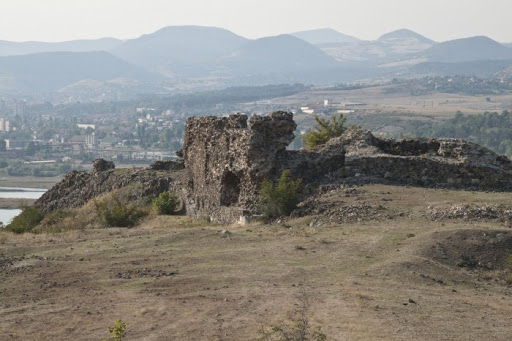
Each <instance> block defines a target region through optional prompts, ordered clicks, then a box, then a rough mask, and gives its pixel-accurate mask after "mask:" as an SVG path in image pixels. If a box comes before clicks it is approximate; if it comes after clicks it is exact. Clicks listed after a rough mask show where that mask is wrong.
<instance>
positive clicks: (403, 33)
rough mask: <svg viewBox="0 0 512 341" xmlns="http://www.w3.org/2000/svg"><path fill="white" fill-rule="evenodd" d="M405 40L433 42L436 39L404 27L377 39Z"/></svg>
mask: <svg viewBox="0 0 512 341" xmlns="http://www.w3.org/2000/svg"><path fill="white" fill-rule="evenodd" d="M397 39H398V40H404V39H413V40H415V41H417V42H420V43H425V44H433V43H434V41H433V40H431V39H429V38H426V37H424V36H422V35H421V34H419V33H416V32H414V31H411V30H408V29H406V28H402V29H400V30H396V31H392V32H389V33H386V34H383V35H382V36H380V37H379V39H377V40H378V41H386V40H388V41H389V40H397Z"/></svg>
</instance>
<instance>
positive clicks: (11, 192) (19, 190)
mask: <svg viewBox="0 0 512 341" xmlns="http://www.w3.org/2000/svg"><path fill="white" fill-rule="evenodd" d="M46 191H47V190H46V189H44V188H23V187H0V198H7V199H39V198H40V197H41V196H42V195H43V194H44V192H46ZM20 212H21V210H19V209H0V221H1V222H2V223H3V224H4V226H5V225H7V224H9V223H10V222H11V220H12V218H14V217H15V216H17V215H18V214H20Z"/></svg>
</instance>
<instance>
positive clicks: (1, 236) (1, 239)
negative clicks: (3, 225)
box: [0, 232, 8, 245]
mask: <svg viewBox="0 0 512 341" xmlns="http://www.w3.org/2000/svg"><path fill="white" fill-rule="evenodd" d="M7 238H8V237H7V233H6V232H0V245H2V244H5V242H6V241H7Z"/></svg>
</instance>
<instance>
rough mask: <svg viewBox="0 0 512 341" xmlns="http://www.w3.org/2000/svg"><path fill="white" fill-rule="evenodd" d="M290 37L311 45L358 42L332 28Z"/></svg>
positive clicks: (299, 33) (296, 33)
mask: <svg viewBox="0 0 512 341" xmlns="http://www.w3.org/2000/svg"><path fill="white" fill-rule="evenodd" d="M291 35H292V36H294V37H297V38H299V39H302V40H304V41H306V42H308V43H310V44H313V45H321V44H330V43H355V42H358V41H360V39H358V38H356V37H352V36H349V35H347V34H343V33H340V32H338V31H336V30H333V29H332V28H321V29H318V30H310V31H301V32H295V33H291Z"/></svg>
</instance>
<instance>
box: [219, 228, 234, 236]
mask: <svg viewBox="0 0 512 341" xmlns="http://www.w3.org/2000/svg"><path fill="white" fill-rule="evenodd" d="M231 235H232V233H231V232H230V231H228V230H222V231H221V232H220V236H221V237H222V238H229V237H231Z"/></svg>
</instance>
